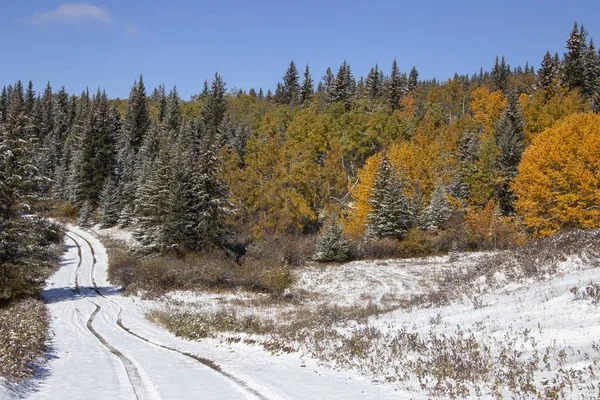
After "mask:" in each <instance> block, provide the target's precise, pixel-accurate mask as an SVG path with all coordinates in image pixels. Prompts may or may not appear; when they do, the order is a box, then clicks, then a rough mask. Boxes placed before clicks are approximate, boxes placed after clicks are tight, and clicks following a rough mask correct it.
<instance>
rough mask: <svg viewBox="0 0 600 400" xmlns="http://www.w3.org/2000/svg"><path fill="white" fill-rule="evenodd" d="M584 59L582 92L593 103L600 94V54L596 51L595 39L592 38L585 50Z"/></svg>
mask: <svg viewBox="0 0 600 400" xmlns="http://www.w3.org/2000/svg"><path fill="white" fill-rule="evenodd" d="M584 61H585V69H584V85H583V90H582V92H583V95H584V96H585V97H586V98H587V99H588V100H590V101H591V104H593V103H594V101H595V99H597V98H598V97H599V96H600V54H598V53H597V52H596V46H594V41H593V40H590V44H589V45H588V47H587V50H586V52H585V57H584Z"/></svg>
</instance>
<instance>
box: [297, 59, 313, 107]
mask: <svg viewBox="0 0 600 400" xmlns="http://www.w3.org/2000/svg"><path fill="white" fill-rule="evenodd" d="M314 93H315V87H314V84H313V81H312V78H311V76H310V70H309V69H308V64H306V69H305V70H304V80H303V81H302V86H301V87H300V102H301V103H302V104H306V103H307V102H309V101H310V100H312V98H313V95H314Z"/></svg>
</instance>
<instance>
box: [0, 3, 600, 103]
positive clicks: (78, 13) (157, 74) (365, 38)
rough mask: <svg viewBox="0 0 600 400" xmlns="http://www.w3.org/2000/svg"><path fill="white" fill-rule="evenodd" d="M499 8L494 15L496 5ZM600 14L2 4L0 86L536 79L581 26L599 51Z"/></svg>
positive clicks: (398, 7)
mask: <svg viewBox="0 0 600 400" xmlns="http://www.w3.org/2000/svg"><path fill="white" fill-rule="evenodd" d="M492 3H493V4H492ZM599 15H600V2H598V1H597V0H596V1H588V0H585V1H573V2H566V1H564V0H561V1H557V0H546V1H542V0H540V1H526V0H521V1H513V0H505V1H498V2H487V1H454V2H449V1H412V2H405V1H394V0H381V1H377V0H373V1H370V2H367V1H355V0H348V1H327V0H320V1H315V0H303V1H297V2H288V1H275V0H256V1H239V0H237V1H234V0H220V1H192V0H171V1H156V0H145V1H138V0H127V1H121V0H102V1H95V0H88V1H87V2H82V3H76V2H71V3H65V2H61V1H51V0H44V1H41V0H28V1H8V0H7V1H2V2H1V4H0V16H1V19H0V21H1V23H0V35H1V36H0V37H2V38H3V43H2V46H0V85H7V84H9V83H12V82H14V81H16V80H18V79H21V80H22V81H28V80H29V79H31V80H33V82H34V84H35V86H36V89H37V90H41V89H42V87H43V86H44V85H45V82H46V81H50V82H51V83H52V85H53V87H55V88H58V87H59V86H60V85H65V86H66V88H67V90H68V91H69V92H76V93H79V92H81V90H83V89H84V88H85V87H86V86H88V87H89V88H90V90H95V89H96V88H97V87H100V88H105V89H106V90H107V93H108V95H109V97H126V96H127V95H128V93H129V89H130V87H131V84H132V83H133V80H134V79H136V77H137V76H139V74H140V73H142V74H143V75H144V81H145V83H146V87H147V88H148V91H150V90H151V88H153V87H154V86H156V85H158V84H160V83H164V84H165V85H166V86H167V87H171V86H173V85H177V88H178V91H179V92H180V94H181V95H182V97H183V98H186V99H187V98H189V96H190V95H192V94H195V93H198V92H200V91H201V89H202V84H203V81H204V79H207V78H208V79H210V78H211V77H212V76H213V75H214V73H215V71H219V73H220V74H221V75H222V76H223V77H224V79H225V81H226V82H227V87H228V88H233V87H237V88H244V89H249V88H251V87H256V88H258V87H263V88H265V89H266V88H269V87H271V88H274V87H275V86H276V84H277V81H278V80H279V79H280V78H281V76H282V75H283V74H284V72H285V69H286V68H287V66H288V65H289V62H290V60H292V59H293V60H294V61H295V62H296V64H298V65H299V69H301V70H303V69H304V65H305V64H306V63H308V64H309V65H310V68H311V71H312V75H313V79H314V80H315V81H316V82H318V80H319V78H320V77H321V76H322V75H323V74H324V72H325V70H326V69H327V67H328V66H331V68H332V70H333V71H334V72H335V71H336V70H337V68H338V67H339V65H340V64H341V62H342V61H343V60H344V59H346V60H347V61H348V62H349V64H350V66H351V67H352V69H353V72H354V74H355V75H356V76H357V77H359V76H361V75H363V76H366V74H367V73H368V71H369V69H370V67H371V66H373V65H374V64H375V63H379V65H380V66H382V67H383V69H384V71H385V72H386V73H387V72H389V69H390V66H391V63H392V60H393V59H394V57H396V58H397V59H398V64H399V66H400V68H401V69H402V70H404V71H408V70H410V68H411V67H412V66H413V65H415V66H416V67H417V69H418V70H419V72H420V76H421V77H422V78H433V77H436V78H438V79H446V78H448V77H450V76H452V75H453V74H454V72H459V73H473V72H477V71H478V70H479V67H480V66H483V67H484V68H487V69H489V68H490V67H491V65H492V64H493V61H494V58H495V56H496V55H497V54H499V55H504V56H506V59H507V61H508V62H509V63H510V64H511V65H518V64H521V65H524V64H525V62H526V61H529V62H530V63H532V64H533V65H535V66H536V68H537V67H538V65H539V62H540V61H541V59H542V57H543V55H544V53H545V52H546V50H547V49H549V50H550V51H552V52H555V51H558V52H560V53H561V54H562V52H563V51H564V44H565V40H566V38H567V36H568V34H569V32H570V30H571V28H572V25H573V22H574V21H575V20H577V21H578V22H580V23H583V24H584V25H585V27H586V29H587V30H588V31H589V32H590V35H591V36H592V37H593V36H594V35H596V37H597V40H596V42H597V44H600V18H599V17H598V16H599Z"/></svg>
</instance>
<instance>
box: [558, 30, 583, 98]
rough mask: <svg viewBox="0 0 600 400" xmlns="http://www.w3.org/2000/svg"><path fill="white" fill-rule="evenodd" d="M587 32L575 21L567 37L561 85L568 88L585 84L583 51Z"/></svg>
mask: <svg viewBox="0 0 600 400" xmlns="http://www.w3.org/2000/svg"><path fill="white" fill-rule="evenodd" d="M586 37H587V33H586V31H585V29H584V27H583V25H582V26H581V29H578V27H577V22H575V24H574V25H573V30H572V31H571V34H570V35H569V38H568V39H567V46H566V48H567V52H566V53H565V55H564V59H563V63H562V77H561V79H562V85H563V86H565V87H567V88H569V89H583V87H584V85H585V53H586V45H585V41H586Z"/></svg>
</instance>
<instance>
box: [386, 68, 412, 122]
mask: <svg viewBox="0 0 600 400" xmlns="http://www.w3.org/2000/svg"><path fill="white" fill-rule="evenodd" d="M407 84H408V82H407V80H406V77H404V76H403V75H402V74H401V73H400V70H399V69H398V62H397V61H396V59H395V58H394V62H393V63H392V72H391V73H390V79H389V81H388V100H389V102H390V105H391V106H392V109H393V110H397V109H399V108H400V101H401V100H402V98H403V97H404V96H405V95H406V90H407Z"/></svg>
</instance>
